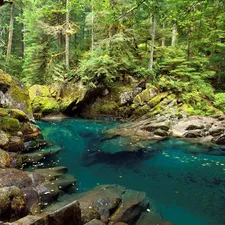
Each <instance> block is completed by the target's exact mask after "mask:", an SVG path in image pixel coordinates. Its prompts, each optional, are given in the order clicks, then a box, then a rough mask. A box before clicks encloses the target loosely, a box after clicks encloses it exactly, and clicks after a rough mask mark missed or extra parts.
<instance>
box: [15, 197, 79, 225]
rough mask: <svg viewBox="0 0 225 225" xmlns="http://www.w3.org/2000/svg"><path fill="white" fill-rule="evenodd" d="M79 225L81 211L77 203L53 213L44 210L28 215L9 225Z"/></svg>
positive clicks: (57, 209)
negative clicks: (43, 211)
mask: <svg viewBox="0 0 225 225" xmlns="http://www.w3.org/2000/svg"><path fill="white" fill-rule="evenodd" d="M21 224H26V225H62V224H65V225H81V210H80V207H79V203H78V202H77V201H73V202H71V203H69V204H67V205H65V206H63V207H59V208H56V209H54V210H53V211H51V210H50V211H48V210H46V212H45V213H41V214H38V215H35V216H32V215H28V216H26V217H24V218H21V219H19V220H17V221H15V222H13V223H11V225H21Z"/></svg>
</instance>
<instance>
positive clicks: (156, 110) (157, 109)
mask: <svg viewBox="0 0 225 225" xmlns="http://www.w3.org/2000/svg"><path fill="white" fill-rule="evenodd" d="M162 110H163V109H162V108H161V106H160V105H157V106H156V107H154V109H153V110H151V111H150V112H149V113H147V114H146V115H145V117H146V118H151V117H153V116H155V115H157V114H160V113H161V112H162Z"/></svg>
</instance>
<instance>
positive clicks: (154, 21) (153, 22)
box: [149, 13, 156, 70]
mask: <svg viewBox="0 0 225 225" xmlns="http://www.w3.org/2000/svg"><path fill="white" fill-rule="evenodd" d="M151 21H152V31H151V32H152V43H151V49H150V60H149V69H150V70H152V69H153V57H154V47H155V32H156V16H155V13H153V14H152V17H151Z"/></svg>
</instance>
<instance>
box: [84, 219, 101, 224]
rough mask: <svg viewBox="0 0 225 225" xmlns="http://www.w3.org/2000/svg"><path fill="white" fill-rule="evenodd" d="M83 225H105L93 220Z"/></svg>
mask: <svg viewBox="0 0 225 225" xmlns="http://www.w3.org/2000/svg"><path fill="white" fill-rule="evenodd" d="M84 225H105V223H103V222H102V221H101V220H98V219H93V220H91V221H90V222H88V223H85V224H84Z"/></svg>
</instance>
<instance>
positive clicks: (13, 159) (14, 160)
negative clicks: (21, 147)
mask: <svg viewBox="0 0 225 225" xmlns="http://www.w3.org/2000/svg"><path fill="white" fill-rule="evenodd" d="M22 163H23V161H22V157H21V156H20V155H18V154H16V153H9V152H6V151H4V150H2V149H0V168H20V167H21V166H22Z"/></svg>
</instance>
